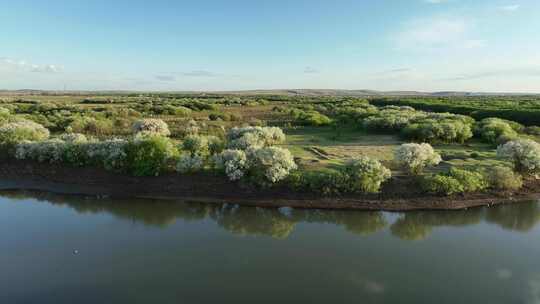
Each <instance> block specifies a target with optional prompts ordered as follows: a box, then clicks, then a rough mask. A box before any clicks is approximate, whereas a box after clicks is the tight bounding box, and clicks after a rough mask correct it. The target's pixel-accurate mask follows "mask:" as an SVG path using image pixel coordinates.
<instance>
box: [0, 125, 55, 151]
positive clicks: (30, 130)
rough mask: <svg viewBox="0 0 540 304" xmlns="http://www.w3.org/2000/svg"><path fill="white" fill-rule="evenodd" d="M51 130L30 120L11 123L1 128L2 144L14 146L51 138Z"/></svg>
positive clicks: (0, 138)
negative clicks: (24, 142)
mask: <svg viewBox="0 0 540 304" xmlns="http://www.w3.org/2000/svg"><path fill="white" fill-rule="evenodd" d="M49 135H50V133H49V130H47V129H46V128H45V127H43V126H42V125H40V124H38V123H35V122H33V121H28V120H19V121H15V122H9V123H6V124H4V125H2V126H0V144H4V145H14V144H17V143H20V142H23V141H40V140H45V139H47V138H49Z"/></svg>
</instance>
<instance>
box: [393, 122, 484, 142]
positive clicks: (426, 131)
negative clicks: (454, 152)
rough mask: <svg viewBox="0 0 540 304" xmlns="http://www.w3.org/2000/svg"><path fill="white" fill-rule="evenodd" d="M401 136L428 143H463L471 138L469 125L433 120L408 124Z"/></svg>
mask: <svg viewBox="0 0 540 304" xmlns="http://www.w3.org/2000/svg"><path fill="white" fill-rule="evenodd" d="M401 134H402V135H403V136H405V137H406V138H409V139H412V140H417V141H422V142H429V143H437V142H443V143H464V142H465V141H467V140H468V139H470V138H471V137H472V136H473V133H472V130H471V127H470V125H468V124H465V123H463V122H461V121H459V120H443V121H440V120H434V119H426V120H421V121H420V122H417V123H413V124H410V125H408V126H406V127H405V129H403V131H402V132H401Z"/></svg>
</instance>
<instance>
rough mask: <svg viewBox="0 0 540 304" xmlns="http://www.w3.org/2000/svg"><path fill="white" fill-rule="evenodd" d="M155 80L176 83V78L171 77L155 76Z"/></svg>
mask: <svg viewBox="0 0 540 304" xmlns="http://www.w3.org/2000/svg"><path fill="white" fill-rule="evenodd" d="M156 79H157V80H159V81H176V77H174V76H172V75H156Z"/></svg>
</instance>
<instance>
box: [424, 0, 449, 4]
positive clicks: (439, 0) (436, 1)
mask: <svg viewBox="0 0 540 304" xmlns="http://www.w3.org/2000/svg"><path fill="white" fill-rule="evenodd" d="M446 1H447V0H424V2H426V3H431V4H441V3H444V2H446Z"/></svg>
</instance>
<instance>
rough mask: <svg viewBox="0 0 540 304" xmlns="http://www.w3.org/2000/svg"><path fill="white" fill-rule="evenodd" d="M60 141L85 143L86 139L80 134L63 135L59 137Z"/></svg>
mask: <svg viewBox="0 0 540 304" xmlns="http://www.w3.org/2000/svg"><path fill="white" fill-rule="evenodd" d="M60 139H61V140H63V141H65V142H68V143H83V142H87V140H88V139H87V138H86V136H85V135H84V134H81V133H65V134H62V135H61V136H60Z"/></svg>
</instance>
